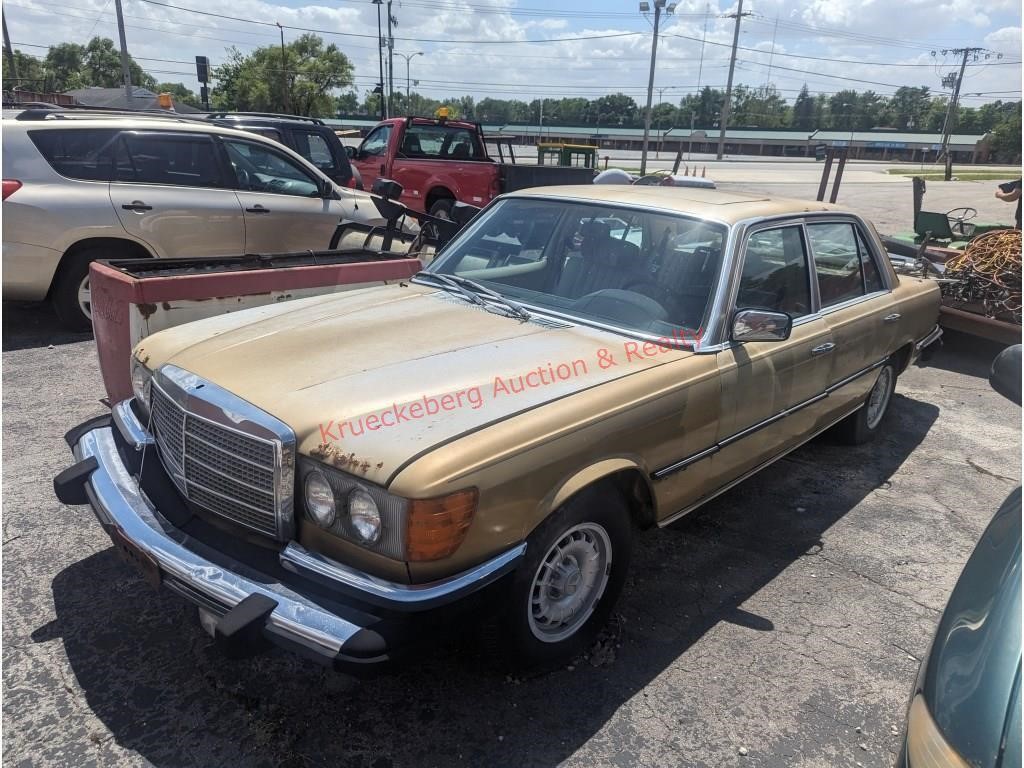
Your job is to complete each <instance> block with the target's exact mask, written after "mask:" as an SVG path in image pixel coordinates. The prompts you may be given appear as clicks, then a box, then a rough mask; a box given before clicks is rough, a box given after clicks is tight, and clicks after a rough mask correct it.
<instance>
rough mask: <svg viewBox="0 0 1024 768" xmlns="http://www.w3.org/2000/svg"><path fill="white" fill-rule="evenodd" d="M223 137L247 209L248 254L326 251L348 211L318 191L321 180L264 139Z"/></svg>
mask: <svg viewBox="0 0 1024 768" xmlns="http://www.w3.org/2000/svg"><path fill="white" fill-rule="evenodd" d="M221 141H222V142H223V144H224V147H225V150H226V151H227V156H228V161H229V164H230V166H231V169H232V172H233V173H234V176H235V179H234V181H235V186H236V187H237V194H238V199H239V201H241V204H242V209H243V211H244V214H245V251H246V253H284V252H287V251H303V250H307V249H312V250H325V249H326V248H327V247H328V245H330V242H331V236H332V235H333V234H334V230H335V227H337V225H338V221H339V219H340V218H341V217H342V215H343V214H345V213H346V211H345V210H344V209H345V206H343V204H342V202H341V201H340V200H330V199H324V198H322V197H321V196H320V189H321V185H322V183H323V180H322V179H320V178H319V177H318V176H316V174H314V173H313V171H312V170H311V169H309V168H305V167H303V166H302V165H300V164H299V163H298V162H296V160H295V159H294V158H293V157H289V156H288V155H287V154H285V153H284V152H281V151H279V150H277V149H275V148H273V147H271V146H269V145H267V144H264V143H262V142H255V141H247V140H245V139H236V138H228V137H221Z"/></svg>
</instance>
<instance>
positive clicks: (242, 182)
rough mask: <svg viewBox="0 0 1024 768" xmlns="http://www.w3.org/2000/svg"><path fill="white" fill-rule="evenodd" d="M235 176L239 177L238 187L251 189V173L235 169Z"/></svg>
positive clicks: (242, 169) (243, 169)
mask: <svg viewBox="0 0 1024 768" xmlns="http://www.w3.org/2000/svg"><path fill="white" fill-rule="evenodd" d="M235 176H237V177H238V186H240V187H241V188H242V189H249V172H248V171H247V170H245V168H235Z"/></svg>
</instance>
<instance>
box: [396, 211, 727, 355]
mask: <svg viewBox="0 0 1024 768" xmlns="http://www.w3.org/2000/svg"><path fill="white" fill-rule="evenodd" d="M513 199H515V200H547V201H550V202H558V203H578V204H584V205H603V206H610V207H613V208H623V209H626V210H631V211H637V212H640V213H655V214H662V215H666V216H675V217H676V218H683V219H691V220H693V221H706V222H708V223H709V224H714V225H716V226H720V227H722V228H723V229H724V230H725V237H724V239H723V240H722V264H721V266H720V267H719V270H718V278H717V280H716V283H715V286H713V289H712V291H711V293H710V295H709V297H708V304H707V309H706V310H705V313H704V317H705V319H706V320H707V326H708V327H707V328H706V329H705V331H704V333H703V334H702V335H701V336H700V337H699V338H697V339H696V340H695V342H694V343H693V344H692V345H691V346H692V348H693V350H694V351H695V352H700V351H703V350H704V347H705V344H704V339H705V338H707V337H709V336H711V335H712V334H714V333H716V332H717V329H716V328H714V327H713V326H715V325H716V324H717V321H716V316H717V312H716V307H717V302H718V301H720V294H721V291H722V276H723V275H724V274H725V273H726V272H727V271H728V270H729V268H730V267H729V258H730V253H731V251H732V249H733V245H734V243H733V238H734V227H733V226H732V225H730V224H729V222H727V221H725V220H724V219H717V218H713V217H710V216H695V215H692V214H687V213H685V212H682V211H680V210H679V209H678V208H668V207H663V206H657V205H641V204H639V203H632V202H618V201H615V202H611V201H608V200H600V199H595V198H589V197H587V198H582V197H562V196H559V195H516V194H508V195H500V196H498V197H496V198H494V199H493V200H492V201H491V202H490V203H488V204H487V206H486V207H485V208H484V209H483V210H481V212H480V213H479V214H477V215H476V216H475V217H474V219H473V221H472V222H470V224H469V226H467V227H466V228H465V229H463V230H462V231H461V232H459V234H458V235H456V237H455V238H453V239H452V240H451V241H450V242H449V243H448V244H447V245H445V246H444V248H443V250H442V251H440V252H438V254H437V256H436V257H435V258H434V260H433V261H432V262H431V263H430V265H429V266H427V267H426V268H425V269H424V270H423V271H424V272H434V271H436V267H437V266H438V265H440V264H442V263H443V262H444V261H445V260H446V258H448V257H450V255H451V251H452V250H453V249H454V247H455V246H456V245H458V243H459V242H461V241H462V239H463V238H467V239H468V238H469V237H471V236H472V235H474V234H475V233H476V232H477V230H479V229H480V227H482V226H483V220H484V216H483V214H484V213H485V212H486V211H488V210H490V209H491V208H493V207H495V206H496V205H497V204H498V203H500V202H502V201H505V200H513ZM428 280H429V278H428V279H427V280H424V279H422V278H417V277H413V278H412V280H411V282H413V283H415V284H416V285H423V286H426V287H431V288H434V287H436V286H435V285H434V284H433V283H430V282H428ZM484 299H485V300H486V297H484ZM516 303H517V304H519V305H520V306H522V307H524V308H526V309H528V310H529V311H531V312H535V313H537V314H539V315H544V316H548V317H552V318H557V319H559V320H564V321H566V322H569V323H573V324H577V325H583V326H587V327H589V328H596V329H598V330H602V331H611V332H612V333H616V334H618V335H620V336H625V337H627V338H630V339H636V340H637V341H650V342H654V343H658V341H659V340H661V339H664V338H665V337H664V336H659V335H657V334H653V333H643V332H642V331H638V330H636V329H634V328H624V327H622V326H618V325H615V324H613V323H602V322H600V321H598V320H592V319H589V318H584V317H581V316H579V315H573V314H569V313H566V312H560V311H558V310H556V309H551V308H550V307H539V306H537V305H535V304H531V303H529V302H526V301H523V300H521V299H518V298H517V299H516ZM679 346H680V348H681V349H682V348H686V346H685V345H683V344H680V345H679Z"/></svg>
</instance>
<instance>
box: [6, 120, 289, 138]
mask: <svg viewBox="0 0 1024 768" xmlns="http://www.w3.org/2000/svg"><path fill="white" fill-rule="evenodd" d="M15 125H22V126H25V128H27V129H29V130H34V129H40V128H44V129H46V130H48V131H49V130H61V129H69V130H71V129H75V128H78V129H81V128H116V129H118V130H131V131H167V132H171V131H173V132H177V133H182V132H188V133H214V134H226V135H229V136H237V137H239V138H245V139H252V138H253V136H256V137H258V138H262V137H260V136H259V134H254V133H252V132H250V131H244V130H241V129H237V128H231V127H228V126H226V125H222V124H219V123H208V122H206V121H205V120H195V119H191V118H185V119H181V118H175V117H163V116H161V115H152V116H143V117H131V116H125V115H123V114H112V115H110V116H106V115H97V114H89V115H85V114H70V115H68V113H61V114H60V117H54V118H45V119H40V120H17V119H15V120H11V121H9V122H5V123H4V130H7V128H9V127H11V126H15ZM264 140H265V141H269V139H264ZM271 143H273V144H274V145H275V146H277V142H271Z"/></svg>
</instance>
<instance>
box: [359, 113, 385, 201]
mask: <svg viewBox="0 0 1024 768" xmlns="http://www.w3.org/2000/svg"><path fill="white" fill-rule="evenodd" d="M390 141H391V125H390V124H388V125H378V126H377V127H376V128H374V129H373V130H372V131H370V133H369V135H368V136H367V137H366V138H365V139H363V143H362V144H360V145H359V149H358V150H357V151H356V158H355V160H353V162H352V164H353V165H355V167H356V168H357V169H358V170H359V175H360V176H362V177H363V189H367V190H370V189H373V182H374V181H376V180H377V179H378V178H380V177H381V176H383V177H385V178H386V177H387V175H388V173H390V169H389V168H388V165H387V162H388V143H389V142H390Z"/></svg>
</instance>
